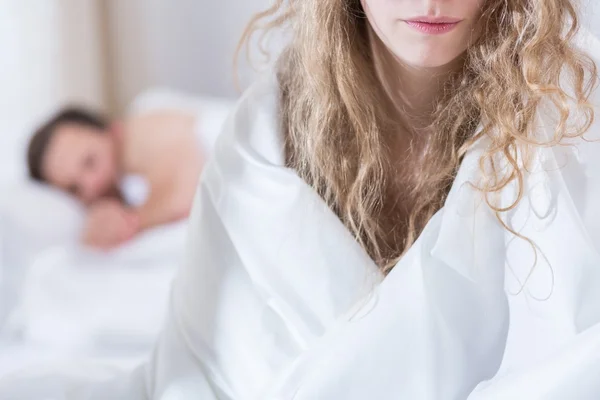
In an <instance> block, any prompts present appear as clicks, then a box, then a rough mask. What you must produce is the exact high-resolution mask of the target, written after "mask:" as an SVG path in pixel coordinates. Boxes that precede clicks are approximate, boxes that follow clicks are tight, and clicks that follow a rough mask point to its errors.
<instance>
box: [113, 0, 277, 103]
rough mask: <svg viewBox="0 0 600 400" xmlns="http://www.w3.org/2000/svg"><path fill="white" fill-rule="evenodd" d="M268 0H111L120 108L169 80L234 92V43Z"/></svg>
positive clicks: (179, 84)
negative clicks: (140, 94)
mask: <svg viewBox="0 0 600 400" xmlns="http://www.w3.org/2000/svg"><path fill="white" fill-rule="evenodd" d="M270 3H271V1H270V0H227V1H214V0H127V1H123V0H108V3H107V4H108V10H107V11H108V15H109V20H110V26H109V36H110V47H111V49H112V50H111V51H112V53H113V54H114V55H115V58H114V64H113V65H112V68H111V76H112V79H113V83H115V88H116V89H115V90H114V92H113V95H114V98H115V101H116V106H117V108H118V109H123V107H124V106H125V105H126V104H127V103H128V102H130V101H131V100H132V98H133V97H134V96H135V95H136V94H137V93H139V92H140V91H141V90H143V89H145V88H147V87H149V86H153V85H166V86H170V87H175V88H178V89H182V90H186V91H191V92H195V93H205V94H210V95H217V96H235V95H236V94H237V92H236V91H235V88H234V85H233V81H232V77H233V67H232V59H233V53H234V49H235V47H236V45H237V42H238V39H239V38H240V35H241V32H242V30H243V28H244V27H245V25H246V22H247V21H248V20H249V19H250V17H251V16H252V15H253V14H254V13H256V12H258V11H261V10H263V9H264V8H266V7H268V6H269V5H270Z"/></svg>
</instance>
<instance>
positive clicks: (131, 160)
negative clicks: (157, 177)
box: [123, 109, 199, 172]
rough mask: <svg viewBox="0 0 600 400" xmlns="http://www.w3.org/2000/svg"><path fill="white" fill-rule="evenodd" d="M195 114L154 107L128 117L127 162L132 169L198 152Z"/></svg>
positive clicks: (125, 146) (145, 167) (126, 123)
mask: <svg viewBox="0 0 600 400" xmlns="http://www.w3.org/2000/svg"><path fill="white" fill-rule="evenodd" d="M195 126H196V116H195V115H193V114H191V113H186V112H182V111H178V110H167V109H165V110H153V111H151V112H148V113H144V114H138V115H135V116H132V117H130V118H128V119H127V120H126V121H125V124H124V136H125V137H124V142H123V143H124V151H123V157H124V158H125V160H124V161H125V164H126V165H128V166H129V169H130V170H134V171H132V172H141V171H143V170H147V169H148V168H149V167H151V165H152V164H162V163H163V162H167V160H170V159H171V158H172V157H174V155H175V154H177V153H179V154H180V155H181V156H183V155H184V154H186V153H189V152H190V151H192V152H195V151H199V149H198V146H197V143H196V135H195Z"/></svg>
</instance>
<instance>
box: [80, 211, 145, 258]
mask: <svg viewBox="0 0 600 400" xmlns="http://www.w3.org/2000/svg"><path fill="white" fill-rule="evenodd" d="M138 231H139V221H138V217H137V215H136V214H135V212H133V211H131V210H128V209H127V208H125V207H124V206H123V204H121V203H120V202H119V201H118V200H114V199H107V200H101V201H99V202H97V203H95V204H94V205H92V206H91V208H90V210H89V213H88V216H87V221H86V224H85V228H84V232H83V242H84V243H85V244H86V245H88V246H91V247H95V248H99V249H102V250H109V249H112V248H114V247H117V246H119V245H121V244H123V243H124V242H126V241H127V240H129V239H131V238H132V237H133V236H134V235H135V234H136V233H137V232H138Z"/></svg>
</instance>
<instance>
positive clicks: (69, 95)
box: [0, 0, 104, 182]
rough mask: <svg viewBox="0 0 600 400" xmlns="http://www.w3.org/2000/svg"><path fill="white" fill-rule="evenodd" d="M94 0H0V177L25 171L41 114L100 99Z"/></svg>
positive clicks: (99, 104) (99, 57) (100, 86)
mask: <svg viewBox="0 0 600 400" xmlns="http://www.w3.org/2000/svg"><path fill="white" fill-rule="evenodd" d="M95 12H96V3H95V0H3V1H1V2H0V54H1V58H0V60H1V61H0V72H1V73H0V88H1V91H0V161H1V162H0V182H1V181H4V180H10V179H13V178H15V177H18V176H20V175H22V174H23V173H24V172H25V168H24V167H25V162H24V148H25V144H26V141H27V139H28V137H29V135H30V133H31V130H32V129H33V127H34V126H35V125H37V124H38V123H39V121H40V119H41V118H44V117H45V116H46V115H48V113H50V112H53V111H54V110H55V109H56V108H57V107H58V106H60V105H62V104H64V103H67V102H80V103H84V104H90V105H92V106H96V107H100V106H102V104H103V98H104V94H103V89H102V88H103V84H102V76H101V67H100V66H101V63H100V60H101V54H100V47H99V46H98V39H99V37H98V30H97V29H98V24H97V23H96V22H95V21H96V18H95Z"/></svg>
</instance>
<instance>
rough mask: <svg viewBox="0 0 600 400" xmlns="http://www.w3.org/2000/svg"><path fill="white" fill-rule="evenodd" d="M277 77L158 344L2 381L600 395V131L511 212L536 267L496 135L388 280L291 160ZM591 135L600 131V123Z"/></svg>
mask: <svg viewBox="0 0 600 400" xmlns="http://www.w3.org/2000/svg"><path fill="white" fill-rule="evenodd" d="M277 92H278V91H277V87H276V85H275V84H274V82H273V81H272V80H269V81H268V82H263V83H262V84H260V85H257V86H256V87H254V89H253V90H251V91H250V92H249V93H248V94H247V95H246V96H245V97H244V98H243V99H242V101H241V102H240V103H239V105H238V107H237V109H236V111H235V113H234V114H233V115H232V117H231V118H230V119H229V121H228V123H227V125H226V128H225V133H224V135H223V136H222V137H221V139H220V141H219V142H218V143H217V147H216V151H215V155H214V157H213V159H212V161H211V163H210V164H209V166H208V167H207V169H206V171H205V173H204V176H203V179H202V183H201V185H200V187H199V189H198V194H197V198H196V204H195V208H194V212H193V215H192V219H191V227H190V243H189V249H188V254H187V261H186V262H185V264H184V266H183V268H182V269H181V270H180V271H179V274H178V277H177V278H176V280H175V282H174V286H173V291H172V296H171V302H170V311H169V316H168V320H167V322H166V324H165V326H164V329H163V332H162V335H161V339H160V341H159V343H158V345H157V347H156V349H155V352H154V356H153V359H152V361H151V362H149V363H148V364H145V365H143V366H141V367H140V368H138V369H137V370H135V371H134V373H132V374H129V375H121V376H119V375H118V374H117V375H115V374H114V371H112V370H111V369H94V370H90V371H89V372H85V370H83V369H78V368H71V369H65V370H64V371H63V373H62V374H60V373H58V372H57V371H53V372H54V376H52V375H48V374H44V373H40V374H36V375H35V376H32V375H31V374H28V375H24V374H23V375H19V376H14V377H12V378H10V379H6V380H4V381H3V382H2V384H1V385H0V398H7V399H8V398H10V399H14V400H18V399H32V398H44V396H45V398H52V399H69V400H71V399H73V400H74V399H77V400H80V399H88V400H91V399H109V398H110V399H114V400H119V399H123V400H125V399H127V400H136V399H140V400H141V399H164V400H170V399H257V400H258V399H260V400H263V399H291V398H294V399H307V400H309V399H310V400H313V399H344V400H353V399H356V400H359V399H360V400H362V399H425V400H427V399H466V398H469V399H556V400H559V399H567V398H573V399H597V398H600V380H599V379H598V376H600V324H599V323H600V307H599V306H598V305H599V304H600V290H598V289H599V288H600V255H599V253H598V250H597V243H598V240H600V212H599V211H598V208H597V207H598V206H597V205H598V204H600V143H595V142H584V141H582V140H578V141H577V143H576V146H574V147H557V148H547V149H539V151H538V152H537V155H536V164H535V168H533V170H532V171H531V173H530V174H528V175H527V178H526V184H527V193H526V196H525V198H524V199H523V200H522V201H521V202H520V203H519V206H518V208H517V209H516V210H514V211H511V212H510V213H509V214H508V217H507V218H508V221H509V222H510V224H511V225H513V226H514V227H515V228H517V229H519V231H520V232H521V233H522V234H524V235H526V236H528V237H529V238H531V239H532V240H533V241H534V242H535V243H536V244H537V245H538V247H539V252H540V254H543V256H541V257H540V258H539V260H538V264H537V265H536V267H535V268H534V269H533V270H532V262H533V257H532V254H533V253H532V251H531V248H530V247H529V246H528V245H527V244H526V243H523V242H522V241H519V240H515V239H514V236H513V235H512V234H510V233H509V232H508V231H506V230H505V229H503V228H502V227H501V226H500V224H499V223H498V221H497V220H496V218H495V216H494V215H493V214H492V213H491V212H490V211H489V209H488V208H487V207H486V206H485V205H484V203H482V201H481V198H480V196H479V194H478V193H477V192H476V191H474V190H472V189H471V186H470V185H469V182H471V181H473V180H476V179H477V177H478V174H479V168H478V159H479V157H480V155H481V152H482V151H483V150H484V149H485V146H486V142H485V140H482V141H480V142H479V143H478V144H477V145H476V146H474V147H473V148H472V149H471V151H470V152H469V153H468V154H467V156H466V158H465V160H464V162H463V164H462V166H461V168H460V170H459V173H458V176H457V178H456V180H455V182H454V184H453V187H452V190H451V192H450V195H449V197H448V199H447V201H446V203H445V205H444V207H443V208H442V210H440V211H439V212H438V213H437V214H436V215H435V216H434V217H433V218H432V220H431V221H430V222H429V224H428V225H427V227H426V228H425V230H424V232H423V234H422V235H421V236H420V237H419V239H418V240H417V242H416V243H415V244H414V246H413V247H412V248H411V250H410V251H409V253H408V254H407V255H406V256H405V257H404V258H403V259H402V260H401V261H400V263H399V264H398V265H397V266H396V267H395V268H394V270H393V271H392V272H391V273H390V275H389V276H388V277H387V278H386V279H385V280H383V282H382V283H380V284H379V283H378V282H379V281H380V279H381V276H380V275H379V273H378V272H377V269H376V268H375V265H374V264H373V263H372V261H371V260H370V259H369V258H368V257H367V255H366V254H365V253H364V251H363V250H362V249H361V248H360V246H359V245H358V244H357V243H356V242H355V240H354V239H353V238H352V237H351V236H350V234H349V233H348V231H347V230H346V229H345V228H344V227H343V226H342V224H341V223H340V222H339V220H338V219H337V218H336V216H335V215H334V214H333V213H332V212H331V211H330V210H329V209H328V208H327V207H326V206H325V205H324V204H323V202H322V201H321V200H320V199H319V198H318V196H317V195H316V194H315V193H314V192H313V191H312V190H311V189H310V188H309V187H308V186H307V185H305V184H304V183H303V182H302V181H301V180H300V179H299V178H298V177H297V176H296V174H295V173H294V172H293V171H291V170H289V169H287V168H285V167H284V163H283V156H282V144H281V137H280V136H279V134H278V133H277V132H278V121H277V100H278V94H277ZM597 100H598V98H597V96H596V97H595V98H594V101H597ZM540 123H541V125H540V129H541V131H540V133H541V134H543V133H544V129H545V127H544V126H545V124H544V121H540ZM588 137H590V138H600V124H598V123H596V124H595V125H594V126H593V127H592V129H591V131H590V132H589V135H588ZM513 195H514V193H512V192H511V190H507V191H505V193H503V196H504V198H503V200H504V201H509V200H510V199H511V198H512V196H513ZM521 289H523V290H521Z"/></svg>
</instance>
